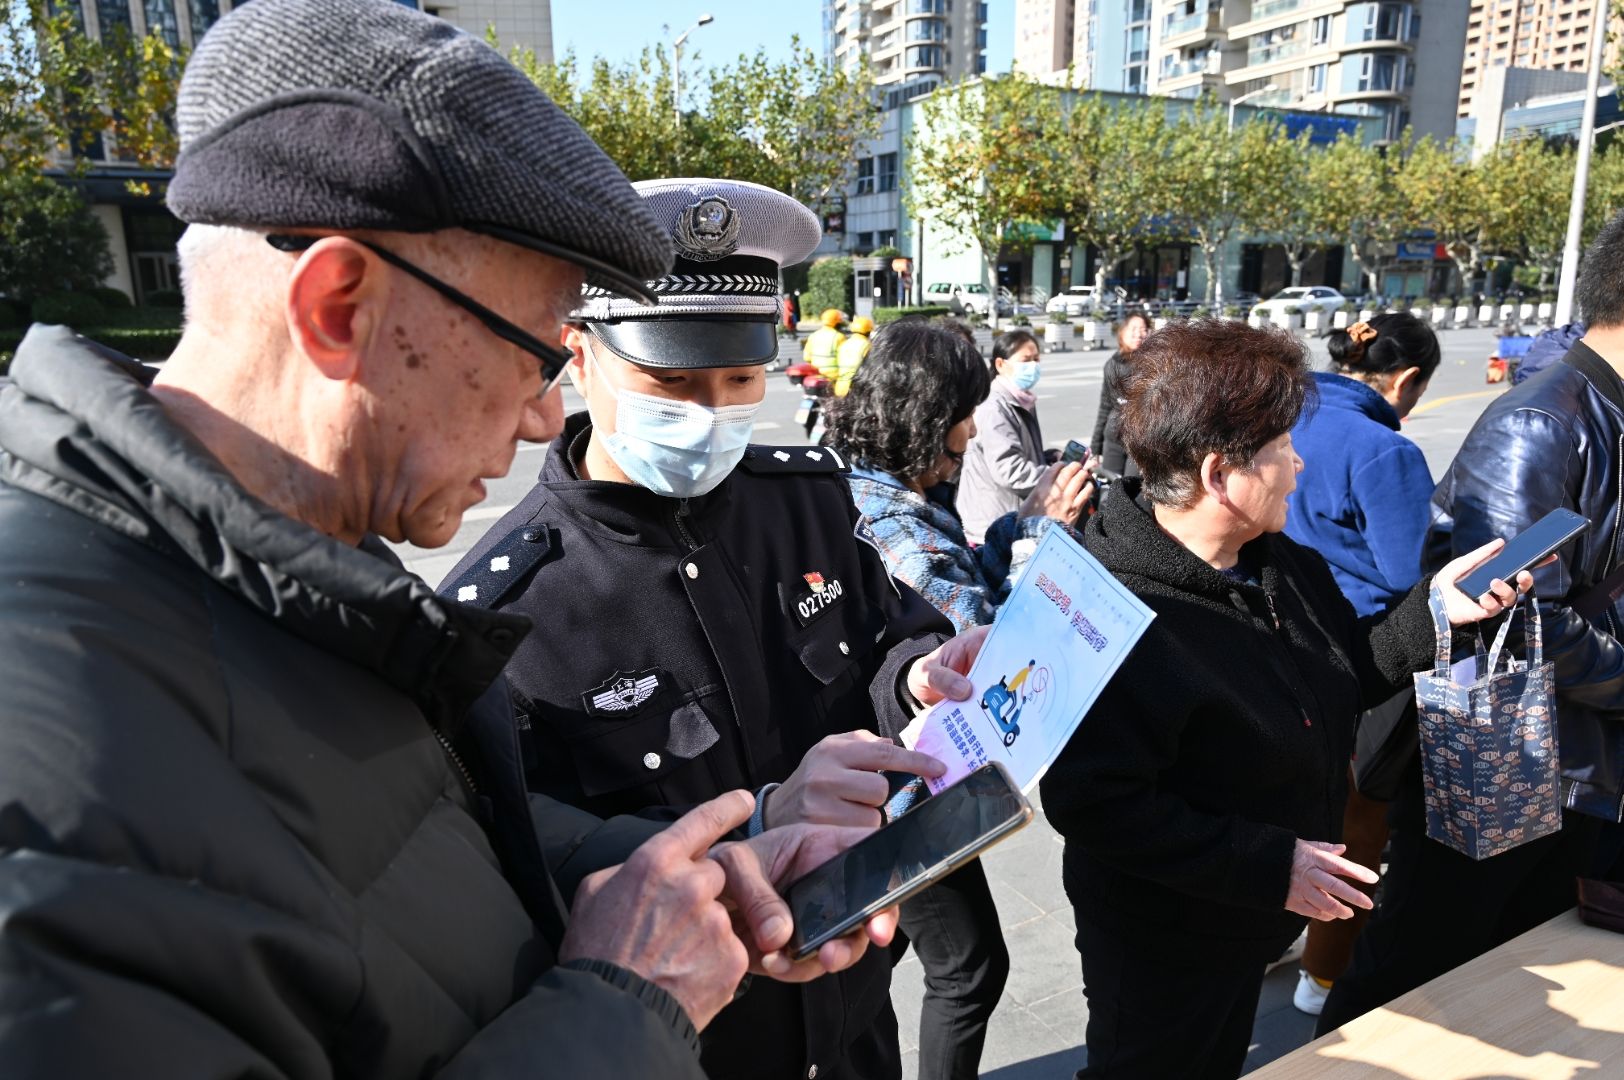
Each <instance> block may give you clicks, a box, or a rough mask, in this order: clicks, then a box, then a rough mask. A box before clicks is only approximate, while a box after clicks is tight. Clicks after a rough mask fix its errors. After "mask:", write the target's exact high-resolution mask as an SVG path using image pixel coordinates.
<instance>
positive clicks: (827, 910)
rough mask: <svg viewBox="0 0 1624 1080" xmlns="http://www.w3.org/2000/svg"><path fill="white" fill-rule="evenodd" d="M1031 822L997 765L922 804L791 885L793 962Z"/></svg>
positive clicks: (1027, 809) (1029, 810) (1028, 809)
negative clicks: (793, 931) (793, 933)
mask: <svg viewBox="0 0 1624 1080" xmlns="http://www.w3.org/2000/svg"><path fill="white" fill-rule="evenodd" d="M1030 820H1032V807H1031V805H1030V804H1029V803H1028V802H1027V801H1026V799H1025V797H1024V796H1022V795H1021V793H1020V791H1019V790H1017V789H1016V787H1015V784H1014V781H1012V780H1011V779H1010V778H1009V773H1008V772H1006V771H1005V770H1004V767H1003V766H1002V765H1000V764H998V763H997V762H993V763H992V764H989V765H984V766H982V767H981V768H979V769H977V770H976V771H975V772H973V773H971V774H970V775H969V776H966V777H965V778H964V779H963V780H960V781H959V782H958V783H956V784H954V785H953V786H952V787H949V788H947V789H946V790H945V791H943V792H942V793H941V794H939V795H934V796H932V797H930V798H928V799H926V800H924V801H923V802H921V803H919V804H918V805H917V806H915V807H914V808H913V809H912V810H909V811H908V812H907V813H906V814H903V815H902V816H901V817H899V818H897V819H896V820H895V821H892V822H890V823H888V824H886V825H883V826H881V827H880V828H878V829H876V830H875V831H874V832H872V833H870V834H869V835H868V836H865V837H864V838H863V839H861V840H859V841H858V842H857V843H855V844H853V845H852V846H851V847H849V848H847V849H846V850H845V851H844V852H842V853H841V854H839V855H837V856H835V857H834V858H833V859H830V860H829V861H828V862H826V863H824V864H823V865H822V866H819V867H817V868H816V869H814V870H812V871H811V872H810V873H808V874H807V875H806V876H805V877H803V878H801V879H800V880H798V881H796V882H795V883H794V884H792V885H790V887H789V890H788V892H787V893H786V895H787V897H788V899H789V908H790V911H791V913H792V914H793V915H794V918H795V936H794V938H793V939H792V940H791V941H790V948H791V949H792V950H793V951H794V953H795V956H796V958H797V959H799V958H801V957H804V956H810V955H811V954H812V953H814V952H816V951H817V949H818V946H820V945H822V944H823V943H824V942H825V941H829V940H832V939H834V938H837V937H840V936H841V935H842V934H846V933H849V932H850V931H852V930H853V929H855V928H856V927H857V926H858V925H860V924H861V923H862V922H863V920H864V919H867V918H868V917H869V916H871V915H874V914H876V913H878V912H879V911H882V910H884V909H885V908H887V907H890V906H891V905H892V904H894V903H897V902H898V901H899V900H902V899H905V898H906V897H908V896H911V895H913V894H914V893H915V892H918V891H920V890H921V889H923V888H925V887H926V886H928V885H930V884H931V883H932V882H934V881H936V880H937V879H939V878H940V877H942V876H945V875H946V874H947V873H949V872H950V871H952V870H954V869H957V868H958V867H959V866H961V865H963V864H964V863H965V862H966V861H968V860H969V859H970V858H972V857H974V856H975V855H977V854H979V853H980V852H982V851H984V850H986V849H987V848H988V847H991V846H992V845H993V844H994V843H996V842H997V841H998V840H1001V839H1002V838H1003V837H1005V836H1008V835H1009V834H1010V833H1012V832H1014V831H1015V830H1016V829H1019V828H1020V827H1021V826H1023V825H1025V824H1026V823H1027V822H1028V821H1030Z"/></svg>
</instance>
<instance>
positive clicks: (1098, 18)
mask: <svg viewBox="0 0 1624 1080" xmlns="http://www.w3.org/2000/svg"><path fill="white" fill-rule="evenodd" d="M1151 44H1152V34H1151V0H1016V2H1015V66H1016V67H1017V68H1019V69H1020V70H1021V71H1023V72H1025V73H1026V74H1028V75H1032V76H1034V77H1036V78H1038V79H1042V80H1043V81H1045V82H1057V83H1058V82H1060V81H1062V80H1063V79H1064V77H1065V74H1066V72H1067V70H1068V69H1069V70H1070V71H1071V72H1072V73H1073V74H1072V77H1073V83H1072V85H1074V86H1077V87H1081V88H1084V89H1090V90H1111V91H1115V92H1117V93H1126V94H1144V93H1149V92H1150V81H1151V71H1150V60H1151Z"/></svg>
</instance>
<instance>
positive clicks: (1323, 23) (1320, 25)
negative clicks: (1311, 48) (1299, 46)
mask: <svg viewBox="0 0 1624 1080" xmlns="http://www.w3.org/2000/svg"><path fill="white" fill-rule="evenodd" d="M1330 40H1331V17H1330V16H1329V15H1321V16H1319V17H1318V18H1316V19H1315V20H1314V26H1313V30H1312V32H1311V33H1310V34H1309V41H1310V42H1311V43H1312V44H1314V45H1324V44H1326V43H1327V42H1329V41H1330Z"/></svg>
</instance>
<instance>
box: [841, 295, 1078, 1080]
mask: <svg viewBox="0 0 1624 1080" xmlns="http://www.w3.org/2000/svg"><path fill="white" fill-rule="evenodd" d="M988 383H989V374H988V371H987V367H986V365H985V364H984V363H983V362H982V360H981V357H980V356H979V355H977V353H976V351H975V346H974V345H973V344H971V343H970V342H969V341H966V340H965V339H964V338H963V337H961V336H960V335H959V334H958V333H957V332H955V330H954V328H952V327H944V326H939V325H931V324H928V323H925V322H924V321H922V320H915V319H909V320H903V321H900V322H894V323H891V324H890V325H888V326H884V327H881V328H880V329H879V330H878V331H876V332H875V334H874V338H873V340H872V342H871V343H870V346H869V352H868V358H867V359H866V360H864V362H863V366H862V368H860V369H859V370H858V372H857V378H856V379H854V380H853V381H852V385H851V391H850V393H848V394H847V395H846V396H845V397H844V398H841V399H840V400H839V401H838V402H836V403H835V405H834V406H833V407H832V408H831V409H830V416H829V432H828V436H827V442H828V444H829V445H830V446H832V447H834V448H835V449H836V450H837V451H838V452H840V453H842V454H843V455H845V457H846V458H847V460H848V461H850V462H851V465H852V471H851V474H850V476H849V477H848V478H847V479H848V482H849V483H850V485H851V489H852V497H853V498H854V499H855V500H856V503H857V508H858V509H859V510H860V511H862V513H863V517H864V519H865V520H866V521H867V524H868V526H869V530H870V533H871V535H872V537H873V540H874V543H875V546H876V547H877V548H878V549H879V551H880V555H881V557H882V558H884V560H885V565H886V569H887V570H889V571H890V572H891V574H892V575H893V576H894V577H896V578H897V579H898V580H900V581H903V582H905V583H906V584H908V585H910V586H912V587H913V588H914V590H915V591H916V592H918V593H919V594H920V595H921V596H923V597H924V598H925V599H926V600H928V601H929V602H930V603H932V604H933V605H935V606H936V607H937V608H938V609H940V610H941V611H942V613H943V614H945V615H946V616H947V617H948V618H949V619H951V620H952V621H953V624H954V626H955V627H956V628H957V629H958V630H959V631H961V632H962V631H965V630H968V629H970V628H971V627H974V626H978V625H981V624H985V623H990V622H992V619H993V615H994V614H995V613H996V611H997V607H998V604H999V603H1000V602H1001V601H1002V600H1003V599H1004V597H1005V596H1007V595H1008V592H1009V586H1010V582H1011V581H1012V580H1013V578H1014V576H1015V574H1016V573H1018V571H1019V567H1020V565H1021V564H1022V563H1024V561H1025V558H1026V557H1027V556H1029V555H1030V554H1031V551H1032V549H1033V548H1035V547H1036V544H1037V540H1038V538H1040V537H1041V536H1042V535H1043V533H1044V532H1045V531H1046V530H1047V529H1049V528H1051V527H1052V526H1053V525H1054V523H1055V520H1056V519H1062V520H1066V521H1070V520H1074V519H1075V518H1076V516H1077V513H1078V512H1079V511H1080V510H1081V508H1082V507H1083V505H1084V504H1085V503H1086V502H1087V501H1088V498H1089V496H1090V495H1091V494H1092V488H1091V487H1090V485H1089V483H1088V474H1087V470H1086V469H1084V468H1083V466H1081V465H1078V464H1068V465H1065V466H1060V465H1055V466H1053V467H1051V468H1048V469H1046V470H1045V471H1044V473H1043V474H1042V475H1041V476H1040V477H1039V478H1038V481H1037V484H1036V486H1035V487H1034V488H1033V490H1032V492H1031V494H1029V495H1028V496H1027V498H1026V500H1025V501H1024V502H1023V503H1022V505H1021V507H1020V508H1019V511H1018V512H1017V511H1012V512H1010V513H1007V514H1005V515H1003V516H1002V517H1001V518H999V519H998V520H997V521H994V522H993V523H992V524H991V525H990V526H989V527H988V529H987V533H986V540H987V542H986V543H985V544H983V545H982V546H981V547H979V548H975V549H973V550H972V549H971V547H970V545H969V544H968V543H967V542H966V540H965V538H964V528H963V526H961V525H960V524H959V520H958V516H957V515H956V514H955V513H954V512H953V509H952V507H950V506H947V505H944V504H942V503H939V502H936V501H933V500H932V498H931V492H933V491H937V490H940V488H941V487H942V485H943V483H944V482H945V481H947V480H949V479H950V478H951V477H952V476H953V474H954V473H955V472H957V471H958V467H959V462H960V460H962V458H963V456H964V449H965V446H966V445H967V444H968V443H969V442H970V439H971V437H972V436H973V435H974V434H975V424H976V420H975V410H976V406H978V405H980V404H981V402H982V400H983V399H984V398H985V397H986V396H987V389H988ZM902 933H903V934H905V935H906V936H907V937H908V938H909V939H910V940H911V941H912V942H913V944H914V948H915V950H916V951H917V952H918V953H919V958H920V963H921V966H923V967H924V969H925V1001H924V1005H923V1009H922V1016H921V1021H920V1034H919V1075H920V1076H921V1077H930V1078H933V1080H936V1078H939V1080H958V1078H966V1080H968V1078H973V1077H975V1076H976V1075H977V1072H978V1067H979V1063H980V1060H981V1050H982V1046H983V1043H984V1042H985V1039H986V1032H987V1021H988V1020H989V1019H990V1018H991V1016H992V1012H993V1009H994V1007H995V1006H996V1005H997V1004H998V997H999V994H1000V993H1002V991H1003V986H1004V981H1005V979H1006V978H1007V976H1008V974H1009V952H1008V950H1007V949H1006V948H1005V947H1004V939H1003V935H1002V934H1001V933H1000V932H999V930H998V911H997V908H996V907H995V905H994V904H993V899H992V892H991V890H990V889H989V887H988V885H987V875H986V872H985V871H984V870H983V869H982V867H981V862H980V860H976V861H973V862H971V863H969V864H967V865H966V866H964V867H963V868H961V869H960V870H958V871H957V872H955V873H953V874H951V875H949V876H948V877H947V878H946V879H945V880H943V881H942V882H941V883H940V884H938V885H936V886H934V887H933V888H931V889H930V890H929V891H928V892H925V893H923V894H921V895H920V896H918V897H916V898H915V899H913V900H910V901H908V902H907V903H905V904H903V905H902Z"/></svg>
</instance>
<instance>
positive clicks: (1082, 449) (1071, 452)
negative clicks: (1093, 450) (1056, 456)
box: [1060, 439, 1090, 464]
mask: <svg viewBox="0 0 1624 1080" xmlns="http://www.w3.org/2000/svg"><path fill="white" fill-rule="evenodd" d="M1089 453H1090V451H1089V449H1088V447H1087V446H1085V445H1084V444H1082V443H1080V442H1078V441H1077V440H1076V439H1072V440H1070V441H1068V442H1067V443H1066V448H1065V449H1064V450H1062V451H1060V461H1061V462H1062V463H1063V464H1065V463H1070V462H1073V461H1079V462H1082V461H1087V460H1088V455H1089Z"/></svg>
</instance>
